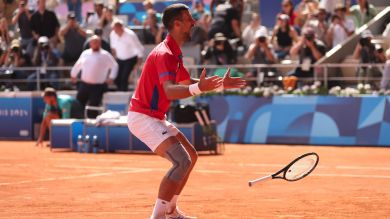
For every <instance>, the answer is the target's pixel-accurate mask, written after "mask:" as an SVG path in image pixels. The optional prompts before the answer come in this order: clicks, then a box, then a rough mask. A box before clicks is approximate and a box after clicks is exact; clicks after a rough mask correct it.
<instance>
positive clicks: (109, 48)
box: [83, 29, 111, 53]
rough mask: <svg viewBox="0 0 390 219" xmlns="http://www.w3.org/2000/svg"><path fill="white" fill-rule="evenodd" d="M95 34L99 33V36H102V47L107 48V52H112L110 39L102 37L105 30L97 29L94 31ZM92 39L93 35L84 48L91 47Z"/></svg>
mask: <svg viewBox="0 0 390 219" xmlns="http://www.w3.org/2000/svg"><path fill="white" fill-rule="evenodd" d="M94 34H95V35H97V36H98V37H100V42H101V48H102V49H104V50H106V51H107V52H109V53H111V47H110V44H109V43H108V41H105V40H104V39H102V35H103V30H102V29H96V30H95V31H94ZM91 40H92V36H91V37H89V38H88V39H87V40H86V41H85V42H84V45H83V50H87V49H89V44H90V42H91Z"/></svg>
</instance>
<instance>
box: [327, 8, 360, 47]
mask: <svg viewBox="0 0 390 219" xmlns="http://www.w3.org/2000/svg"><path fill="white" fill-rule="evenodd" d="M346 11H347V9H346V8H345V7H344V6H343V5H338V6H336V8H335V14H334V15H333V16H332V23H331V25H330V26H329V29H328V32H327V34H326V35H327V37H326V39H327V44H328V45H329V47H330V48H333V47H335V46H337V45H339V44H341V43H343V42H344V41H345V40H346V39H347V38H348V37H349V36H351V35H352V34H353V33H354V32H355V23H354V22H353V20H352V19H350V18H347V17H346V16H345V13H346Z"/></svg>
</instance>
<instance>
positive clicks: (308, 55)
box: [290, 27, 326, 78]
mask: <svg viewBox="0 0 390 219" xmlns="http://www.w3.org/2000/svg"><path fill="white" fill-rule="evenodd" d="M302 32H303V37H302V38H301V39H300V41H299V42H298V43H296V44H295V45H293V46H292V48H291V50H290V55H291V56H297V55H298V56H299V64H300V67H298V68H297V69H296V70H295V71H294V72H293V73H292V74H291V75H294V76H296V77H298V78H300V77H313V76H314V69H313V67H312V66H311V65H312V64H314V63H315V62H317V61H318V60H319V59H320V58H322V57H323V56H324V55H325V52H326V49H325V45H324V43H323V42H321V41H320V40H318V39H317V38H316V35H315V32H314V30H313V28H310V27H306V28H305V29H303V31H302Z"/></svg>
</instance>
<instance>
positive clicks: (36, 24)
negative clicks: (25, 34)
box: [31, 0, 60, 49]
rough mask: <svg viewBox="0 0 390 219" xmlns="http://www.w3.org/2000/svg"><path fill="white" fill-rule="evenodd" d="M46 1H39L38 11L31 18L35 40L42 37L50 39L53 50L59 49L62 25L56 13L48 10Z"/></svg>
mask: <svg viewBox="0 0 390 219" xmlns="http://www.w3.org/2000/svg"><path fill="white" fill-rule="evenodd" d="M45 3H46V0H38V10H37V11H36V12H34V13H33V14H32V16H31V30H32V32H33V36H34V39H35V40H38V39H39V38H40V37H41V36H46V37H47V38H49V41H50V44H51V45H50V46H51V47H52V49H55V48H56V47H57V42H58V31H59V29H60V23H59V22H58V19H57V16H56V14H55V13H54V12H52V11H49V10H46V6H45Z"/></svg>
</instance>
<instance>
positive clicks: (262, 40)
mask: <svg viewBox="0 0 390 219" xmlns="http://www.w3.org/2000/svg"><path fill="white" fill-rule="evenodd" d="M257 39H258V40H259V43H265V42H266V41H267V38H266V37H265V36H261V37H259V38H257Z"/></svg>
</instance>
